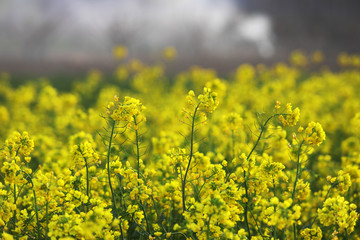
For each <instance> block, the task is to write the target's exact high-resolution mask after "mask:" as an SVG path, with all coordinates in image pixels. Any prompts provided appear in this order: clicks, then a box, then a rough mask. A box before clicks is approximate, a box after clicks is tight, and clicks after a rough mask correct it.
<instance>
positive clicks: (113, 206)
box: [106, 119, 118, 217]
mask: <svg viewBox="0 0 360 240" xmlns="http://www.w3.org/2000/svg"><path fill="white" fill-rule="evenodd" d="M111 123H112V124H111V133H110V139H109V146H108V152H107V159H106V160H107V174H108V181H109V186H110V191H111V200H112V208H113V209H112V210H113V214H114V216H115V217H118V213H117V208H116V200H115V195H114V190H113V187H112V183H111V174H110V156H111V144H112V139H113V136H114V131H115V124H116V122H115V121H114V120H112V119H111Z"/></svg>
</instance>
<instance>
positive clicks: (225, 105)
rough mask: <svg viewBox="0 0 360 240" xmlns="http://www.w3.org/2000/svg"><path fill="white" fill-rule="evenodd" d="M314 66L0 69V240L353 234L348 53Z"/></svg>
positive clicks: (357, 114) (298, 60)
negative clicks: (332, 64) (55, 75)
mask: <svg viewBox="0 0 360 240" xmlns="http://www.w3.org/2000/svg"><path fill="white" fill-rule="evenodd" d="M124 51H125V50H124V49H118V52H117V54H118V55H126V53H124ZM173 51H174V50H172V49H168V50H167V52H166V55H167V57H168V58H171V57H172V56H173V55H174V52H173ZM321 60H322V55H321V53H319V52H317V53H316V54H314V55H313V56H312V57H309V58H307V57H306V56H305V55H303V54H302V53H301V52H295V53H294V54H293V55H292V58H291V61H290V63H287V64H286V63H278V64H274V65H273V66H265V65H261V64H260V65H256V66H252V65H249V64H242V65H240V66H239V67H238V68H237V69H235V71H234V72H232V73H229V74H228V75H227V76H219V75H218V74H217V73H216V72H215V70H212V69H204V68H200V67H192V68H190V69H189V70H188V71H184V72H181V73H178V74H176V75H173V74H169V73H167V72H166V67H165V66H166V63H161V64H160V63H159V64H157V65H152V66H148V65H146V64H144V63H142V62H141V61H139V60H129V61H127V62H125V61H124V60H123V62H122V63H121V64H119V66H118V67H117V69H116V71H115V72H114V75H112V76H106V75H103V74H102V73H101V72H99V71H96V70H93V71H91V72H89V74H88V75H87V77H86V78H85V79H80V80H74V81H71V82H70V84H69V85H68V86H66V87H58V88H55V87H54V86H55V85H56V83H55V82H51V81H49V80H46V79H39V80H33V81H26V82H22V83H21V84H14V83H13V82H12V80H11V76H9V75H8V74H6V73H2V74H1V76H0V137H1V138H0V139H1V144H0V147H1V155H0V157H1V158H0V168H1V175H0V234H1V239H62V240H68V239H122V240H123V239H254V240H255V239H319V240H320V239H360V224H359V212H360V193H359V191H360V94H359V90H360V57H359V56H356V55H346V54H342V55H340V56H339V59H338V60H339V66H340V67H339V69H340V70H336V71H331V70H329V69H328V68H326V67H323V66H321ZM309 65H310V66H309ZM310 69H312V70H310Z"/></svg>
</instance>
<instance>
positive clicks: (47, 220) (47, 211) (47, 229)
mask: <svg viewBox="0 0 360 240" xmlns="http://www.w3.org/2000/svg"><path fill="white" fill-rule="evenodd" d="M48 232H49V202H48V200H47V199H46V238H47V235H48Z"/></svg>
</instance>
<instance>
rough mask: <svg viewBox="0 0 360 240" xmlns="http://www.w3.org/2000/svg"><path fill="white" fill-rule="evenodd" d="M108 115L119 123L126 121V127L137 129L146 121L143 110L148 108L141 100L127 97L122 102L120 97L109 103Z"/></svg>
mask: <svg viewBox="0 0 360 240" xmlns="http://www.w3.org/2000/svg"><path fill="white" fill-rule="evenodd" d="M107 109H108V112H107V113H108V115H109V116H110V117H111V118H112V119H113V120H114V121H116V122H118V123H125V124H126V127H128V128H134V129H135V130H136V129H137V127H138V125H139V124H141V123H143V122H145V121H146V118H145V116H144V115H143V111H144V110H145V109H146V108H145V106H143V105H142V103H141V102H140V100H138V99H136V98H132V97H125V98H124V101H123V102H122V103H120V102H119V98H118V97H116V96H115V97H114V102H110V103H109V104H108V107H107Z"/></svg>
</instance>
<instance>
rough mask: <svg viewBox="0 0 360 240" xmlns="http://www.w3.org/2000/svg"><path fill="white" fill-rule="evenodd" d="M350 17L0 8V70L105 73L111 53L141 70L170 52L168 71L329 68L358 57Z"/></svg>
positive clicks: (305, 0) (142, 4) (246, 8)
mask: <svg viewBox="0 0 360 240" xmlns="http://www.w3.org/2000/svg"><path fill="white" fill-rule="evenodd" d="M359 13H360V1H357V0H353V1H351V0H349V1H337V0H316V1H314V0H302V1H295V0H272V1H269V0H238V1H236V0H196V1H194V0H171V1H169V0H102V1H100V0H32V1H28V0H0V72H2V71H7V72H9V73H10V74H12V75H16V74H27V75H34V76H38V75H39V74H40V75H42V76H51V75H53V74H57V73H60V72H64V71H66V72H67V73H69V74H75V73H81V72H84V71H87V70H89V69H90V68H97V69H100V70H102V71H105V72H106V71H113V70H114V67H115V66H116V65H117V64H118V63H119V62H118V61H116V60H115V59H114V57H113V54H112V51H113V47H114V46H116V45H123V46H126V47H127V49H128V53H129V54H128V55H129V56H128V58H138V59H141V60H142V61H144V62H147V63H156V62H158V61H159V59H161V56H162V51H163V49H164V48H165V47H167V46H173V47H175V48H176V50H177V58H176V60H174V61H172V62H170V63H168V64H169V66H168V67H167V68H168V69H169V70H170V71H174V72H175V71H180V70H184V69H187V68H188V67H189V66H192V65H199V66H202V67H209V68H214V69H216V70H217V71H218V72H220V73H221V72H228V71H231V70H234V69H235V68H236V67H237V66H239V65H240V64H242V63H245V62H246V63H253V64H256V63H265V64H272V63H274V62H278V61H288V58H289V54H290V53H291V51H293V50H295V49H301V50H303V51H304V52H305V53H308V54H311V53H312V52H313V51H315V50H321V51H322V52H323V53H324V55H325V57H326V63H327V64H328V65H330V66H335V65H336V57H337V55H338V54H339V53H340V52H347V53H360V44H359V43H360V14H359Z"/></svg>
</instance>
